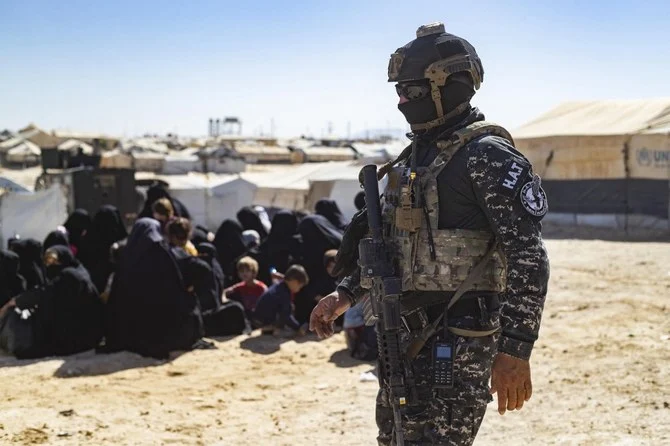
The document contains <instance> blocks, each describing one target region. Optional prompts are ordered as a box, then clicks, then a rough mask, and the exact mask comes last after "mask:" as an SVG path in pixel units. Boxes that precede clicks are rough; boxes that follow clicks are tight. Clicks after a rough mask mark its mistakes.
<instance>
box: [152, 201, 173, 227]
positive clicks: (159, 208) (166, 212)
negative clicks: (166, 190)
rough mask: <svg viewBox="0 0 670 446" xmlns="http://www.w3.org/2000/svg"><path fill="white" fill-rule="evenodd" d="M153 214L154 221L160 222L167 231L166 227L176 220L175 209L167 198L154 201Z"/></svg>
mask: <svg viewBox="0 0 670 446" xmlns="http://www.w3.org/2000/svg"><path fill="white" fill-rule="evenodd" d="M151 212H152V213H153V214H152V215H153V217H154V220H158V221H159V222H160V224H161V229H163V230H164V229H165V225H167V223H168V222H169V221H170V220H172V219H173V218H174V208H173V207H172V203H170V200H168V199H167V198H160V199H158V200H156V201H154V204H152V205H151Z"/></svg>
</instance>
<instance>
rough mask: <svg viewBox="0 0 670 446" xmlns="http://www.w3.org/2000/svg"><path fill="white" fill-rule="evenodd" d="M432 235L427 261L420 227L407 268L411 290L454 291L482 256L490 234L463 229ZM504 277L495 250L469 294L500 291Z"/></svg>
mask: <svg viewBox="0 0 670 446" xmlns="http://www.w3.org/2000/svg"><path fill="white" fill-rule="evenodd" d="M432 234H433V242H434V244H435V254H436V259H435V260H431V256H430V245H429V239H428V232H427V230H426V229H425V228H422V229H421V230H420V231H419V233H418V238H417V241H416V246H415V247H414V249H413V251H414V255H413V257H412V265H411V276H412V283H413V286H414V289H416V290H419V291H455V290H456V289H457V288H458V287H459V285H460V284H461V283H462V282H463V281H464V280H465V279H466V278H467V277H468V274H470V271H471V270H472V269H473V268H474V267H475V266H476V265H477V264H478V263H479V262H480V260H481V259H482V258H483V257H484V256H485V255H486V253H487V251H488V250H489V248H490V246H491V243H492V241H493V235H492V234H491V233H490V232H487V231H470V230H464V229H448V230H444V229H443V230H433V231H432ZM505 277H506V270H505V266H504V263H503V261H502V259H501V257H500V254H499V253H498V252H497V251H496V252H495V253H494V254H493V256H492V257H491V259H490V260H489V262H488V264H487V265H486V267H485V268H484V272H483V273H482V274H481V275H480V276H479V277H477V278H476V279H475V281H474V283H473V285H472V286H471V287H470V289H469V291H495V292H502V291H504V290H505Z"/></svg>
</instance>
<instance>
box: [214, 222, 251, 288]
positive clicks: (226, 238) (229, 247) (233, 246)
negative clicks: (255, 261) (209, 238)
mask: <svg viewBox="0 0 670 446" xmlns="http://www.w3.org/2000/svg"><path fill="white" fill-rule="evenodd" d="M214 246H216V252H217V255H218V259H219V264H220V265H221V268H222V269H223V273H224V274H225V278H226V286H230V285H232V284H233V283H235V281H236V279H237V265H235V261H236V260H237V259H238V258H239V257H240V256H241V255H243V254H244V253H245V252H246V251H247V249H246V246H245V244H244V239H243V238H242V226H240V224H239V223H238V222H236V221H235V220H224V221H223V223H221V226H219V229H218V230H217V231H216V236H215V237H214Z"/></svg>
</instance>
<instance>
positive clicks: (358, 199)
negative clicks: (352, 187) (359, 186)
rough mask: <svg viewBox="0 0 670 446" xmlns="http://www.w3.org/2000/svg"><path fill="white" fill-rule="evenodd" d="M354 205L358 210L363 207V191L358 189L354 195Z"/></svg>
mask: <svg viewBox="0 0 670 446" xmlns="http://www.w3.org/2000/svg"><path fill="white" fill-rule="evenodd" d="M354 206H356V209H358V210H359V211H360V210H361V209H363V208H364V207H365V192H364V191H360V192H359V193H357V194H356V197H354Z"/></svg>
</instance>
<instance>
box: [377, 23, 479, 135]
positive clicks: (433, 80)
mask: <svg viewBox="0 0 670 446" xmlns="http://www.w3.org/2000/svg"><path fill="white" fill-rule="evenodd" d="M456 73H467V74H469V77H470V80H471V82H472V85H473V86H474V89H475V90H477V89H479V87H480V85H481V83H482V81H483V79H484V67H483V66H482V62H481V60H480V59H479V56H478V55H477V52H476V51H475V48H474V47H473V46H472V45H471V44H470V43H469V42H468V41H467V40H465V39H463V38H461V37H458V36H454V35H452V34H448V33H446V32H445V29H444V24H443V23H441V22H436V23H431V24H428V25H423V26H421V27H419V29H418V30H417V31H416V39H414V40H412V41H411V42H409V43H408V44H407V45H405V46H403V47H402V48H398V49H397V50H396V51H395V53H393V54H392V55H391V60H390V61H389V66H388V81H389V82H411V81H420V80H427V81H428V82H429V83H430V90H431V91H430V93H431V96H432V100H433V102H434V104H435V109H436V111H437V119H436V120H434V121H431V122H430V123H426V124H424V125H413V126H412V128H413V130H418V129H420V128H421V127H423V128H430V127H434V126H437V125H441V124H442V123H444V122H445V121H446V119H448V118H449V117H451V116H449V115H450V114H451V113H452V112H456V111H457V110H451V111H448V113H447V114H446V115H445V111H444V110H443V103H442V94H441V92H440V88H442V87H444V86H445V85H446V84H447V81H448V80H449V78H450V77H452V76H453V75H454V74H456ZM451 80H458V79H456V78H452V79H451ZM452 116H453V114H452Z"/></svg>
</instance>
